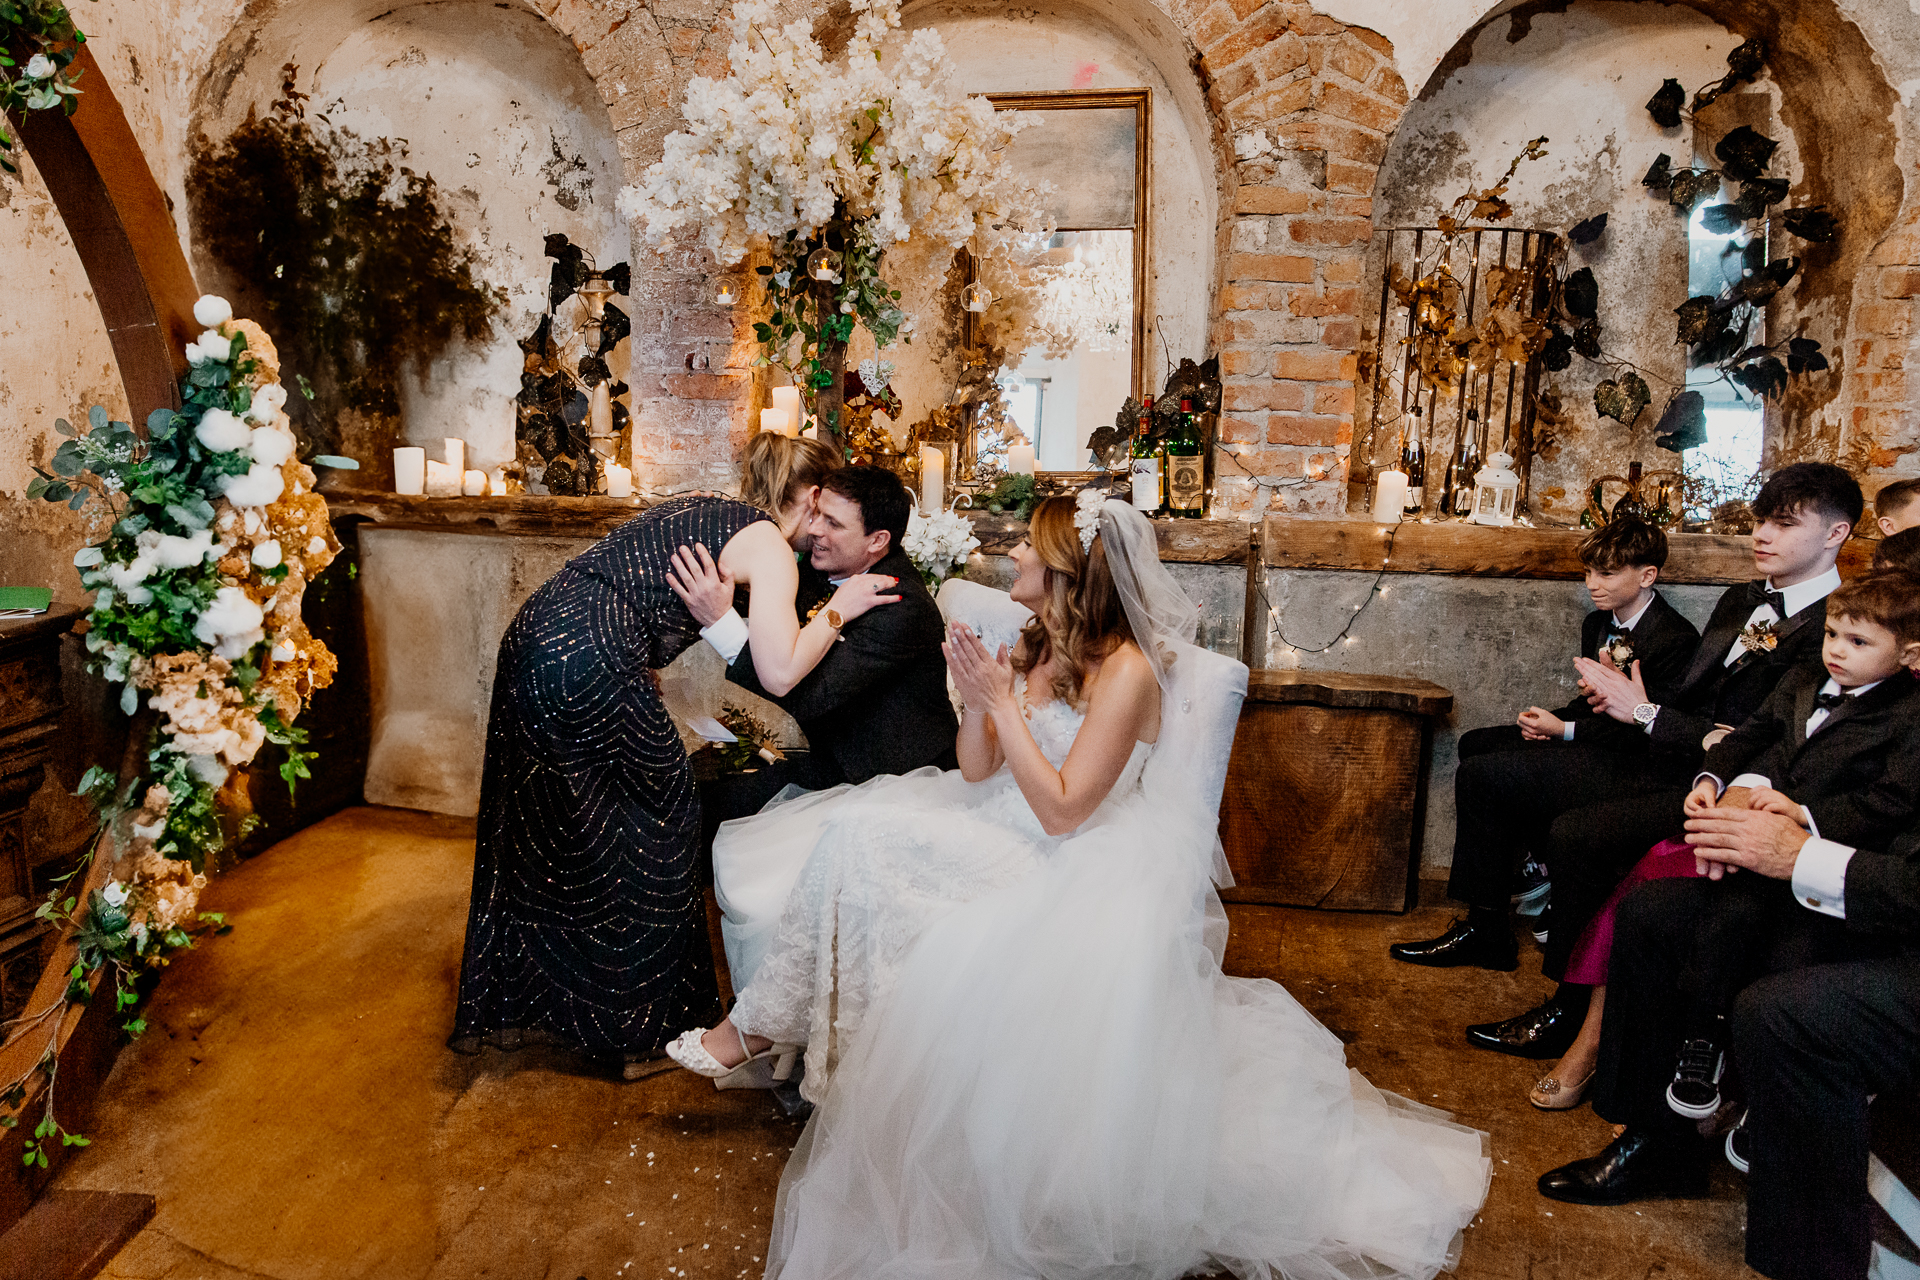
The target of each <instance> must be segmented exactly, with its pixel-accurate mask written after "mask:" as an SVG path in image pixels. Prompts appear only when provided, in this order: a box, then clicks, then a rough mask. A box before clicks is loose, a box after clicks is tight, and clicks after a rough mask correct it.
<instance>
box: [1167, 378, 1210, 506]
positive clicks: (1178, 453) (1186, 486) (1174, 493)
mask: <svg viewBox="0 0 1920 1280" xmlns="http://www.w3.org/2000/svg"><path fill="white" fill-rule="evenodd" d="M1167 514H1168V515H1171V516H1178V517H1181V518H1183V519H1187V520H1198V519H1201V518H1202V517H1204V516H1205V515H1206V514H1207V460H1206V459H1205V458H1204V457H1202V456H1201V452H1200V429H1199V424H1197V423H1196V422H1195V421H1194V419H1193V401H1191V400H1182V401H1181V402H1180V424H1179V426H1178V427H1177V428H1176V429H1175V430H1174V433H1173V435H1171V436H1169V437H1168V439H1167Z"/></svg>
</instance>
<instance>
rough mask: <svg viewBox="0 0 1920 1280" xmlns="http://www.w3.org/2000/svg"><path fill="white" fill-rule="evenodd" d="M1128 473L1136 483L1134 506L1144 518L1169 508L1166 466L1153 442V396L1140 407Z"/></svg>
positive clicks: (1134, 484)
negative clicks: (1165, 507) (1167, 506)
mask: <svg viewBox="0 0 1920 1280" xmlns="http://www.w3.org/2000/svg"><path fill="white" fill-rule="evenodd" d="M1130 452H1131V454H1132V459H1133V460H1132V462H1131V463H1130V464H1129V466H1128V472H1129V474H1130V475H1131V478H1132V480H1133V506H1134V509H1135V510H1136V511H1139V512H1140V513H1141V514H1142V515H1147V516H1153V515H1158V514H1159V512H1160V509H1161V508H1162V507H1164V506H1166V505H1167V485H1166V477H1165V475H1164V474H1163V472H1164V471H1165V467H1164V466H1162V463H1161V450H1160V446H1159V445H1157V444H1155V443H1154V442H1153V397H1152V396H1148V397H1147V398H1146V401H1145V403H1143V404H1142V405H1141V406H1140V425H1139V426H1138V427H1137V428H1136V429H1135V431H1134V433H1133V447H1132V449H1131V450H1130Z"/></svg>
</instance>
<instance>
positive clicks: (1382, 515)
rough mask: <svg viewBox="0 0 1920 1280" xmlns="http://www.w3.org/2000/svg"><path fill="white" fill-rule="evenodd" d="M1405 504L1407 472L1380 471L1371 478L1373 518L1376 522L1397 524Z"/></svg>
mask: <svg viewBox="0 0 1920 1280" xmlns="http://www.w3.org/2000/svg"><path fill="white" fill-rule="evenodd" d="M1406 504H1407V473H1406V472H1404V471H1382V472H1381V473H1380V474H1379V475H1376V476H1375V477H1374V478H1373V519H1374V523H1376V524H1398V523H1399V522H1400V511H1401V508H1403V507H1405V506H1406Z"/></svg>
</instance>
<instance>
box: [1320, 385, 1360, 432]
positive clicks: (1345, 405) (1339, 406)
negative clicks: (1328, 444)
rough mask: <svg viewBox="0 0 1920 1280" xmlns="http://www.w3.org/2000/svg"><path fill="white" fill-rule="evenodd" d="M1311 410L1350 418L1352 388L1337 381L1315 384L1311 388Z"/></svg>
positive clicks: (1351, 415)
mask: <svg viewBox="0 0 1920 1280" xmlns="http://www.w3.org/2000/svg"><path fill="white" fill-rule="evenodd" d="M1313 411H1314V412H1315V413H1320V414H1331V415H1333V416H1335V417H1344V418H1352V417H1353V388H1352V387H1350V386H1347V385H1346V384H1344V383H1339V382H1322V383H1319V384H1317V385H1316V386H1315V387H1314V388H1313ZM1336 443H1338V442H1337V441H1336Z"/></svg>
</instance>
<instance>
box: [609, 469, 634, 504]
mask: <svg viewBox="0 0 1920 1280" xmlns="http://www.w3.org/2000/svg"><path fill="white" fill-rule="evenodd" d="M605 470H606V473H607V496H608V497H609V498H631V497H632V496H633V472H632V471H630V470H628V469H627V468H626V467H623V466H621V465H620V464H619V463H617V462H609V463H607V465H606V468H605Z"/></svg>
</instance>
